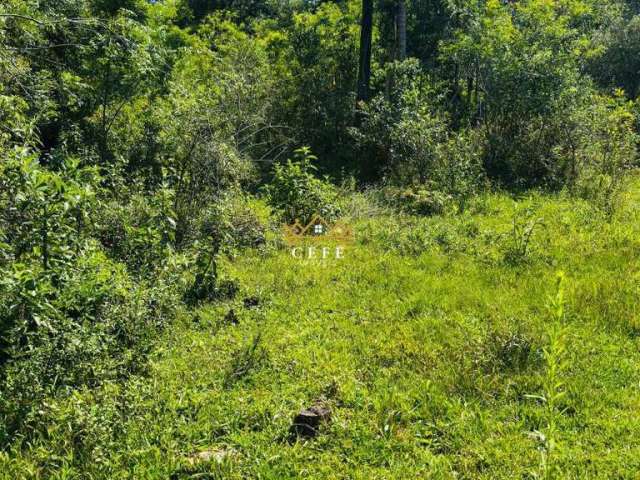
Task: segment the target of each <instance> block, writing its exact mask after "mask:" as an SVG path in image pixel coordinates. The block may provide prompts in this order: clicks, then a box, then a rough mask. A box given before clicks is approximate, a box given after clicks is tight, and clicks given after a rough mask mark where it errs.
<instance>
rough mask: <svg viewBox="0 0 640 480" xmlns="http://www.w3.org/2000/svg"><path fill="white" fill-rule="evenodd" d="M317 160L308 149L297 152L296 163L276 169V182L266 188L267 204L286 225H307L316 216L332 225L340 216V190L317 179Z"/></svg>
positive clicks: (278, 166)
mask: <svg viewBox="0 0 640 480" xmlns="http://www.w3.org/2000/svg"><path fill="white" fill-rule="evenodd" d="M315 159H316V157H315V156H314V155H312V154H311V151H310V149H309V148H307V147H303V148H300V149H298V150H296V151H295V156H294V158H293V159H288V160H287V162H286V163H284V164H275V165H274V167H273V179H272V180H271V182H270V183H269V184H267V185H266V186H265V187H264V193H265V195H266V198H267V201H268V202H269V204H270V205H271V206H273V207H274V208H276V209H278V210H280V211H281V212H282V215H283V218H284V220H285V221H287V222H293V221H295V220H299V221H300V222H301V223H304V224H305V225H306V223H307V222H309V221H311V218H312V217H313V215H314V214H319V215H321V216H322V217H323V218H324V219H325V220H326V221H329V222H330V221H332V220H335V219H336V217H337V216H338V214H339V211H338V202H337V189H336V188H335V187H334V186H333V185H331V183H329V182H328V181H327V179H324V180H323V179H320V178H318V177H316V175H315V171H316V168H315V166H314V165H313V164H312V161H313V160H315Z"/></svg>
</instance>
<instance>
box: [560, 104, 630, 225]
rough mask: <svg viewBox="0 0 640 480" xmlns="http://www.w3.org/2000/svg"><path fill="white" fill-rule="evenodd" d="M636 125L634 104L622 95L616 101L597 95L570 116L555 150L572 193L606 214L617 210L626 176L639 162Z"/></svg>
mask: <svg viewBox="0 0 640 480" xmlns="http://www.w3.org/2000/svg"><path fill="white" fill-rule="evenodd" d="M634 122H635V116H634V114H633V104H632V103H631V102H627V101H625V100H624V97H623V94H622V92H618V93H617V95H616V97H614V98H608V97H605V96H601V95H593V96H592V97H591V98H590V100H589V102H586V103H585V105H584V106H583V107H582V108H581V109H579V110H577V111H575V112H573V114H572V116H571V117H569V119H568V120H567V126H566V129H565V132H566V134H565V139H564V141H563V143H562V144H561V145H559V146H558V148H557V149H556V151H555V155H556V156H557V157H559V159H558V160H557V162H556V163H557V164H558V165H559V167H560V168H561V169H562V172H561V175H562V177H563V178H565V179H566V180H565V181H566V184H567V186H568V188H569V190H570V191H572V192H573V193H575V194H577V195H578V196H580V197H582V198H584V199H587V200H590V201H592V203H593V204H594V205H596V206H597V207H598V208H599V209H601V210H602V211H603V212H605V213H606V214H611V213H612V212H613V211H614V210H615V207H616V204H617V203H618V200H619V197H620V193H621V190H622V187H623V182H624V178H625V175H626V173H627V172H628V170H629V169H630V168H631V167H632V166H634V165H635V164H636V162H637V146H638V135H637V133H636V132H635V129H634Z"/></svg>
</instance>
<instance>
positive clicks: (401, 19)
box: [396, 0, 407, 61]
mask: <svg viewBox="0 0 640 480" xmlns="http://www.w3.org/2000/svg"><path fill="white" fill-rule="evenodd" d="M396 31H397V41H398V46H397V47H398V50H397V55H398V60H400V61H403V60H404V59H405V58H407V4H406V2H405V0H398V4H397V6H396Z"/></svg>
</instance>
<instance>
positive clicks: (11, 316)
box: [0, 244, 171, 431]
mask: <svg viewBox="0 0 640 480" xmlns="http://www.w3.org/2000/svg"><path fill="white" fill-rule="evenodd" d="M0 292H1V295H0V325H2V333H3V338H4V342H5V343H4V344H3V349H2V358H3V360H2V364H1V365H0V368H1V369H2V374H3V375H2V377H3V382H2V384H1V385H0V391H2V395H0V398H2V399H3V400H2V402H1V404H0V411H1V412H2V417H3V418H4V421H5V424H6V428H7V430H8V431H11V430H14V429H16V428H18V427H19V426H20V423H21V421H23V420H24V419H27V420H28V419H29V418H30V416H31V415H33V414H34V412H35V411H36V406H37V405H38V402H39V401H40V400H41V399H42V398H43V397H44V396H46V395H49V394H52V393H53V392H55V391H56V390H57V389H59V388H62V387H78V386H82V385H87V386H95V385H97V384H100V383H102V382H103V381H105V380H109V379H119V378H122V377H125V376H127V375H129V374H130V373H134V372H140V371H142V370H143V369H144V365H145V360H146V354H147V352H148V351H149V348H150V346H151V343H152V340H153V338H154V337H155V335H156V333H157V332H158V330H159V329H161V328H163V327H164V326H165V325H166V323H167V321H168V315H167V314H168V312H169V311H170V309H171V307H170V306H169V305H167V303H168V302H166V301H165V299H166V297H165V296H164V295H163V292H161V291H155V290H154V289H152V288H149V287H147V286H146V285H145V284H144V283H140V282H139V281H134V280H133V279H132V278H131V277H130V276H129V275H128V273H127V271H126V269H125V267H124V265H122V264H118V263H115V262H113V261H112V260H109V259H108V258H107V257H106V256H105V255H104V253H102V252H101V251H100V250H99V249H98V248H97V246H96V245H95V244H94V245H91V246H89V247H88V248H86V249H84V250H83V251H82V252H80V254H79V256H78V257H77V259H76V260H75V261H74V262H73V263H71V264H69V265H67V267H66V268H65V269H64V271H62V272H59V274H58V275H56V276H54V275H52V274H51V272H49V271H47V270H45V269H43V268H41V266H40V265H38V264H32V265H25V264H18V263H15V264H13V265H12V266H11V268H7V269H4V270H3V271H2V282H1V283H0Z"/></svg>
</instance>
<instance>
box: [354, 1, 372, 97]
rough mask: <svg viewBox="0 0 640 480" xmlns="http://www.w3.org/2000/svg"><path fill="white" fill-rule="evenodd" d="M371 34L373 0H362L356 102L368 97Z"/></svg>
mask: <svg viewBox="0 0 640 480" xmlns="http://www.w3.org/2000/svg"><path fill="white" fill-rule="evenodd" d="M372 34H373V0H362V21H361V23H360V64H359V66H358V90H357V94H356V100H357V103H360V102H364V101H367V100H368V99H369V84H370V82H371V37H372Z"/></svg>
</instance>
